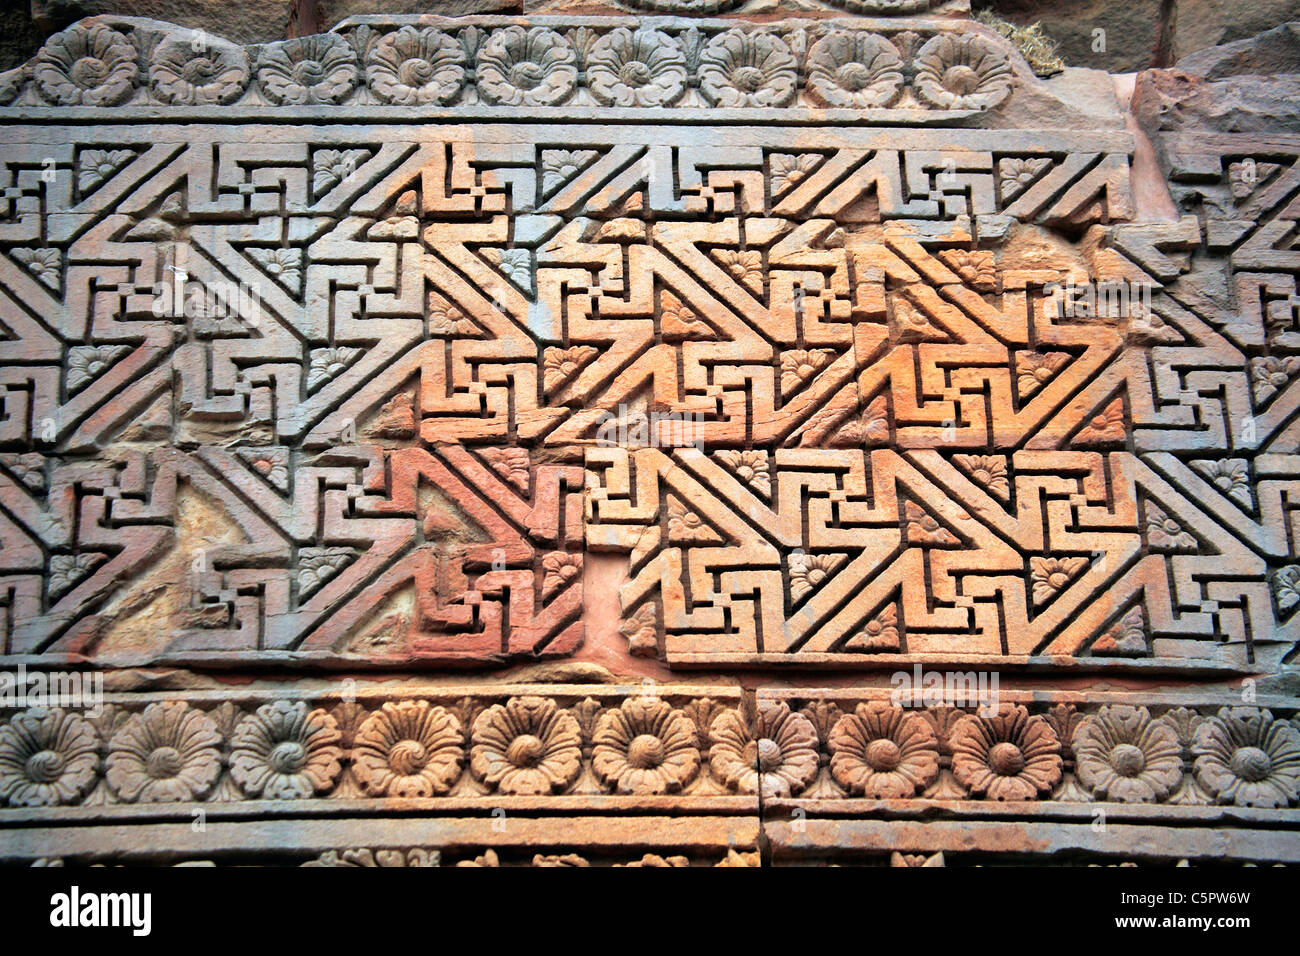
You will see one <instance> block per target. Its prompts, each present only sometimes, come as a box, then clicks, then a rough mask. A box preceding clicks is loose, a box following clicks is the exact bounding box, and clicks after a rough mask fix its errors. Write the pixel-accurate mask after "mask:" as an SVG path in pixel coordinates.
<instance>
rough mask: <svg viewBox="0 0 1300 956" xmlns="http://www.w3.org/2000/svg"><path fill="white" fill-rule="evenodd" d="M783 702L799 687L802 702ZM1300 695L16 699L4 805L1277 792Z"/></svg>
mask: <svg viewBox="0 0 1300 956" xmlns="http://www.w3.org/2000/svg"><path fill="white" fill-rule="evenodd" d="M795 703H796V705H797V704H798V702H797V701H796V702H795ZM1298 786H1300V717H1297V716H1294V715H1286V714H1283V713H1281V712H1280V711H1279V712H1277V713H1274V712H1273V711H1272V710H1269V709H1267V708H1262V707H1256V706H1223V707H1201V708H1195V709H1194V708H1190V707H1186V706H1155V707H1145V706H1138V705H1134V704H1127V703H1124V704H1121V703H1106V704H1097V705H1093V704H1087V705H1076V704H1073V703H1054V704H1053V703H1047V704H1042V703H1029V704H1026V703H1012V702H1003V703H1001V705H1000V706H999V707H998V708H997V709H996V710H994V709H992V708H980V707H972V708H969V709H963V708H957V707H949V706H938V707H925V708H920V707H917V708H912V707H902V706H898V705H896V704H895V703H893V702H891V701H890V700H888V699H871V700H865V701H862V702H860V703H856V704H851V703H844V702H834V701H826V700H818V701H812V702H809V703H807V704H806V705H802V706H791V703H790V702H788V701H784V700H769V701H760V702H759V703H757V704H754V705H753V706H744V705H743V704H742V703H740V702H737V701H735V700H727V701H724V700H721V699H713V698H708V697H690V698H685V699H680V698H675V697H673V696H671V695H665V696H659V695H658V694H657V693H654V692H647V693H644V694H639V695H633V696H619V697H614V698H610V697H605V696H602V697H601V699H596V698H595V697H591V696H581V695H571V696H568V697H566V696H564V695H556V694H550V695H545V694H541V693H531V692H529V693H519V694H514V695H510V696H505V695H502V696H500V697H497V698H482V697H478V698H471V697H463V698H459V699H450V698H449V699H446V700H439V699H437V698H434V699H414V698H411V699H400V700H388V701H383V702H371V701H367V702H357V701H346V700H344V701H338V702H333V703H331V702H315V701H306V700H289V699H276V700H270V701H267V702H265V703H257V702H256V701H254V702H250V703H242V704H241V703H236V702H233V701H230V700H226V701H223V702H220V703H217V704H205V703H202V702H197V703H196V702H193V701H187V700H155V701H153V702H150V703H147V704H132V705H129V706H128V705H119V704H109V705H106V706H105V707H104V708H103V709H102V711H101V712H100V713H98V715H94V716H91V715H84V714H82V713H79V712H77V711H74V710H71V709H63V708H57V707H55V708H29V709H26V710H22V711H15V712H12V713H11V714H9V715H8V717H7V718H6V719H5V721H4V722H3V724H0V800H2V801H3V802H4V804H5V805H6V806H8V807H10V808H21V807H55V806H62V805H73V804H80V805H85V806H98V805H103V804H108V803H117V804H121V803H135V804H165V803H191V802H199V801H216V802H222V801H237V800H245V799H251V800H303V799H308V798H320V797H335V798H344V799H347V798H351V799H364V798H430V797H448V796H451V797H461V798H475V797H482V798H484V799H485V800H491V799H497V798H501V797H507V798H513V797H530V798H544V797H548V796H552V795H565V794H568V795H588V796H597V795H601V794H608V795H630V796H638V797H654V796H660V795H669V796H674V795H682V796H691V797H718V796H727V795H735V794H739V795H754V794H762V796H763V797H764V798H788V797H798V798H809V799H818V798H829V799H841V798H845V797H866V798H871V799H878V800H969V799H974V800H979V799H983V800H990V801H1032V800H1054V801H1062V802H1067V803H1069V802H1090V803H1095V802H1104V801H1112V802H1121V803H1165V804H1172V805H1202V806H1208V805H1214V804H1221V805H1236V806H1239V807H1257V808H1273V809H1277V808H1285V807H1287V806H1291V805H1294V804H1295V803H1296V802H1297V799H1298V797H1300V794H1298V792H1297V788H1298Z"/></svg>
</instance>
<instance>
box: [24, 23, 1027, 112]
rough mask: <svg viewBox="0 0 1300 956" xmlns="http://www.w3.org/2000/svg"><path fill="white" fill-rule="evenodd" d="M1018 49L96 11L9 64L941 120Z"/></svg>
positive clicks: (843, 37)
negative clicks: (295, 25) (273, 38)
mask: <svg viewBox="0 0 1300 956" xmlns="http://www.w3.org/2000/svg"><path fill="white" fill-rule="evenodd" d="M902 27H905V28H906V29H902ZM1017 59H1018V58H1017V56H1016V54H1015V52H1014V51H1013V50H1012V49H1011V48H1010V47H1009V46H1007V45H1006V44H1005V43H1004V42H1003V41H1001V39H1000V38H998V37H996V36H994V35H992V34H990V33H988V32H987V31H980V30H978V29H974V28H972V24H970V23H969V22H967V23H964V24H961V23H952V22H948V23H945V22H942V21H907V22H906V23H902V24H899V23H891V22H889V21H881V22H872V23H866V24H863V23H862V22H860V21H843V20H834V21H822V22H818V23H809V22H808V21H781V22H776V23H769V24H738V23H737V22H736V21H734V20H680V19H672V18H662V17H651V18H643V17H637V18H625V17H534V18H530V19H528V20H519V19H515V18H509V17H469V18H460V19H448V18H438V17H398V18H380V17H363V18H354V19H352V20H349V21H346V22H345V23H343V24H341V25H340V26H339V27H337V28H336V32H333V33H328V34H321V35H317V36H309V37H301V38H297V39H292V40H284V41H280V42H277V43H270V44H265V45H253V46H241V45H238V44H235V43H232V42H230V41H228V40H225V39H222V38H220V37H216V36H212V35H210V34H206V33H204V32H203V31H195V30H188V29H184V28H181V27H176V26H173V25H171V24H165V23H160V22H157V21H152V20H141V19H137V18H130V17H95V18H90V19H87V20H83V21H80V22H79V23H76V24H73V25H72V26H70V27H68V28H67V29H66V30H64V31H62V32H61V33H57V34H55V35H54V36H52V37H50V39H49V40H48V41H47V42H46V44H45V46H44V47H42V49H41V51H40V52H39V54H38V55H37V56H36V58H35V59H34V60H32V61H30V62H29V63H27V64H25V65H24V66H22V67H19V68H17V69H14V70H10V71H8V72H6V73H3V74H0V106H7V107H10V108H16V109H19V110H22V109H31V108H50V107H57V108H79V107H80V108H86V107H89V108H92V109H94V110H101V109H102V110H107V111H112V110H115V109H118V108H124V107H151V108H154V109H156V108H157V107H158V106H166V107H171V108H174V109H180V110H187V109H192V108H205V107H236V106H238V107H251V108H257V109H266V110H270V109H280V108H285V107H308V108H313V109H315V108H323V107H342V106H353V107H379V108H383V107H401V108H403V109H404V110H406V111H408V112H409V111H410V110H412V109H415V110H420V111H428V110H435V111H440V110H459V109H472V108H487V109H488V110H490V111H501V112H506V111H509V110H512V109H515V110H520V109H526V110H528V111H530V113H534V112H535V111H536V110H538V109H547V108H556V107H563V108H565V109H602V108H605V109H608V108H614V109H638V108H640V109H644V108H652V109H687V110H698V109H714V110H718V109H721V110H731V109H739V110H761V111H770V110H773V109H787V108H789V109H796V108H803V109H814V110H848V111H853V112H854V113H858V114H870V115H871V117H872V119H873V120H879V121H881V122H895V123H906V124H918V123H920V124H932V123H939V122H946V121H947V122H950V121H954V120H957V119H962V118H965V117H970V116H975V115H978V114H981V113H984V112H987V111H989V110H992V109H995V108H997V107H999V106H1001V105H1002V104H1004V103H1005V102H1006V101H1007V99H1008V98H1009V97H1010V96H1011V93H1012V91H1013V89H1014V88H1015V86H1016V83H1017V80H1018V77H1019V76H1020V74H1021V72H1022V71H1021V70H1019V69H1018V67H1021V66H1023V64H1019V63H1017Z"/></svg>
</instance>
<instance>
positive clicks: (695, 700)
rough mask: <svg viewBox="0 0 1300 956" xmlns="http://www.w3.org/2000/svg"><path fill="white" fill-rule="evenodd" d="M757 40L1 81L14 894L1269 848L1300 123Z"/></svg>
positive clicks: (248, 53) (271, 53)
mask: <svg viewBox="0 0 1300 956" xmlns="http://www.w3.org/2000/svg"><path fill="white" fill-rule="evenodd" d="M735 6H736V5H729V4H726V3H714V4H710V5H700V4H690V3H681V4H674V3H642V2H637V3H635V4H630V5H629V7H630V8H635V9H637V10H644V11H647V12H645V13H644V14H638V15H633V16H630V15H628V14H627V12H626V11H623V12H619V11H617V10H614V9H613V8H611V10H610V11H609V12H608V15H601V16H575V15H571V14H566V13H562V12H557V13H554V14H549V13H546V12H539V13H537V14H535V15H529V16H527V17H523V18H520V17H510V16H499V15H477V14H476V15H469V16H463V17H440V16H402V15H382V16H370V17H355V18H351V19H348V20H345V21H344V22H343V23H341V24H340V25H339V26H337V27H336V28H335V29H334V30H332V31H331V32H329V33H325V34H320V35H313V36H306V37H301V38H297V39H291V40H286V41H279V42H273V43H265V44H241V43H238V42H234V41H231V40H226V39H223V38H221V37H218V36H215V35H212V34H210V33H207V32H205V31H202V30H198V31H196V30H191V29H187V28H186V27H183V26H174V25H170V24H166V23H162V22H158V21H154V20H145V19H136V18H130V17H119V16H103V17H98V18H91V19H87V20H83V21H81V22H79V23H77V24H74V25H73V26H70V27H68V28H67V29H66V30H63V31H61V32H59V33H57V34H55V35H54V36H52V37H50V38H49V39H48V41H47V42H46V43H45V44H44V46H43V47H42V48H41V50H40V52H39V54H38V55H37V56H36V57H35V58H34V59H33V60H32V61H31V62H29V63H28V64H26V65H25V66H22V67H19V68H17V69H14V70H10V71H9V72H7V73H4V74H0V122H2V123H3V124H4V134H5V135H4V137H3V143H2V145H0V332H3V336H0V650H2V651H3V657H0V668H3V669H4V675H3V676H0V681H2V680H4V679H5V678H6V677H7V679H8V684H7V685H4V684H0V691H4V690H5V689H6V687H7V688H8V690H9V696H7V697H0V719H2V722H0V831H2V832H0V860H3V861H5V862H9V863H30V862H33V861H42V862H68V863H95V862H112V861H115V860H120V861H127V862H137V861H142V860H147V861H152V862H161V863H195V862H217V863H242V862H261V863H274V864H295V865H296V864H311V865H361V866H390V865H399V866H406V865H439V864H441V865H451V864H455V865H481V866H495V865H515V864H528V863H531V864H533V865H587V864H590V865H613V864H618V865H659V866H665V865H666V866H678V865H704V864H708V865H746V866H751V865H760V864H785V863H807V862H817V863H824V862H850V863H862V864H892V865H940V864H945V865H950V866H951V865H983V864H987V863H997V862H1040V863H1046V862H1061V863H1080V862H1120V861H1133V860H1138V861H1140V862H1146V863H1156V864H1160V863H1167V864H1172V863H1176V862H1179V861H1192V862H1198V863H1199V862H1208V861H1211V860H1216V859H1224V860H1227V861H1229V862H1238V863H1244V862H1259V863H1263V862H1267V863H1273V862H1281V863H1290V862H1295V861H1297V859H1300V839H1298V838H1297V824H1300V810H1297V807H1296V804H1297V800H1298V799H1300V794H1298V793H1297V785H1298V783H1300V716H1297V711H1298V710H1300V695H1298V694H1297V687H1298V686H1300V685H1298V684H1297V682H1296V680H1295V676H1296V675H1295V665H1294V663H1293V661H1294V659H1295V655H1296V649H1297V643H1298V642H1300V613H1297V612H1298V611H1300V545H1297V532H1300V519H1298V518H1297V504H1300V464H1298V463H1297V457H1296V451H1297V443H1298V442H1300V426H1298V425H1297V418H1296V409H1297V406H1298V405H1300V382H1297V378H1298V376H1297V374H1296V373H1297V371H1300V331H1298V330H1297V306H1300V296H1297V292H1296V276H1297V273H1300V258H1297V252H1296V250H1295V249H1294V248H1293V246H1294V239H1295V237H1294V231H1295V219H1296V218H1297V216H1296V214H1295V212H1294V210H1293V206H1294V204H1295V202H1296V199H1295V195H1296V192H1297V190H1300V179H1297V173H1296V170H1297V169H1300V136H1298V135H1297V134H1296V133H1295V132H1293V131H1292V130H1291V129H1290V128H1288V123H1289V120H1288V118H1287V117H1286V116H1285V115H1279V116H1278V117H1275V118H1274V119H1272V120H1269V119H1266V118H1262V117H1263V116H1264V111H1262V110H1259V109H1256V108H1254V107H1253V106H1252V104H1254V103H1259V102H1268V101H1269V100H1270V98H1274V99H1277V100H1280V99H1282V98H1283V97H1282V94H1281V93H1280V92H1279V90H1280V89H1281V88H1282V87H1281V86H1278V87H1268V86H1267V85H1266V84H1265V81H1263V80H1250V81H1247V80H1238V79H1224V78H1223V76H1224V74H1222V72H1220V73H1217V74H1213V76H1214V78H1213V79H1209V78H1205V77H1207V76H1208V75H1210V74H1209V73H1208V72H1203V73H1202V74H1201V75H1200V76H1197V75H1194V74H1190V73H1151V74H1145V75H1143V76H1142V77H1140V78H1139V80H1138V83H1137V90H1138V95H1137V99H1136V100H1135V104H1136V105H1135V111H1136V114H1137V115H1136V118H1135V116H1134V115H1133V114H1132V113H1130V112H1129V110H1128V104H1127V103H1123V102H1121V99H1122V98H1126V96H1125V97H1121V96H1120V95H1118V94H1117V90H1118V89H1119V87H1120V86H1122V84H1119V85H1117V84H1116V83H1115V82H1114V81H1113V80H1112V78H1111V77H1109V76H1107V75H1106V74H1104V73H1096V72H1092V71H1081V70H1073V71H1068V72H1067V73H1066V74H1063V75H1060V76H1057V77H1054V78H1051V79H1040V78H1038V77H1035V76H1034V74H1033V72H1032V71H1031V70H1030V69H1029V67H1028V66H1027V64H1026V63H1025V62H1024V60H1023V59H1022V57H1021V56H1020V55H1019V54H1018V53H1017V52H1016V51H1015V49H1014V48H1013V47H1012V46H1011V45H1010V44H1009V43H1008V42H1007V41H1006V40H1004V39H1003V38H1001V37H1000V36H999V35H998V34H996V33H995V32H993V31H992V30H990V29H987V28H985V27H982V26H979V25H977V24H975V23H973V22H971V21H969V20H965V19H962V18H961V15H962V14H963V13H964V11H965V6H964V4H959V3H929V2H924V0H922V2H915V3H894V2H884V0H881V2H866V0H858V2H847V3H838V2H837V3H835V4H833V5H832V6H833V7H834V8H835V9H826V10H816V11H804V15H802V16H799V17H791V18H787V19H780V18H777V19H773V18H772V17H770V16H764V17H761V18H758V17H756V16H755V17H749V16H746V15H744V14H745V9H746V8H744V7H739V8H738V9H733V7H735ZM846 13H847V14H852V15H845V14H846ZM663 14H671V15H667V16H666V15H663ZM719 14H726V16H717V15H719ZM1291 79H1292V80H1294V77H1291ZM1274 82H1275V83H1277V84H1285V83H1286V82H1288V80H1287V79H1286V78H1285V77H1283V78H1279V79H1277V80H1275V81H1274ZM1214 84H1220V85H1221V86H1226V87H1231V88H1233V89H1234V90H1236V91H1238V92H1239V93H1240V94H1241V95H1240V98H1239V99H1236V100H1233V101H1232V102H1233V103H1234V104H1244V105H1238V106H1234V107H1233V108H1234V109H1237V111H1238V112H1237V113H1234V114H1232V115H1230V116H1228V117H1227V118H1224V115H1223V113H1222V111H1216V110H1215V109H1214V108H1212V107H1210V106H1207V105H1206V104H1208V103H1220V102H1222V101H1223V100H1222V98H1221V97H1218V95H1217V94H1218V93H1220V92H1222V91H1221V90H1219V89H1216V88H1215V86H1214ZM1252 97H1253V99H1252ZM1242 115H1249V116H1250V117H1251V118H1252V119H1253V121H1254V122H1255V123H1256V124H1257V125H1256V126H1255V127H1252V128H1255V129H1257V130H1258V131H1256V132H1250V133H1242V132H1240V129H1241V124H1240V122H1238V120H1239V118H1240V116H1242ZM1139 120H1140V122H1139ZM1293 125H1294V124H1293ZM1220 130H1224V131H1223V132H1221V131H1220ZM33 675H37V678H38V679H33ZM96 680H102V682H103V687H104V689H105V690H106V694H105V695H104V696H103V697H102V699H100V698H96V699H95V700H94V701H92V702H91V703H92V704H93V706H84V703H85V702H84V701H82V702H80V703H79V702H77V701H75V700H73V699H72V697H74V696H75V695H72V694H71V693H69V695H68V698H67V699H65V700H60V699H58V698H57V697H55V698H53V699H50V700H47V701H40V700H36V701H35V702H33V698H34V697H36V696H37V690H38V689H39V688H40V687H46V688H50V687H52V688H54V689H62V690H64V691H68V690H69V688H83V689H84V687H87V686H96V685H95V681H96ZM235 688H238V689H235ZM23 692H26V694H27V697H26V698H24V697H23V696H22V693H23ZM976 697H978V699H976ZM1098 813H1101V814H1102V816H1103V818H1104V819H1106V821H1107V824H1106V825H1105V826H1103V827H1101V828H1100V829H1098V828H1097V827H1096V826H1095V825H1094V823H1095V820H1096V818H1097V815H1098ZM1008 819H1012V820H1015V821H1016V822H1017V827H1016V828H1015V829H1014V830H1013V831H1008V830H1007V828H1006V827H1005V826H1004V824H1005V822H1006V821H1007V820H1008ZM195 820H201V821H202V825H201V826H194V825H192V824H193V822H194V821H195Z"/></svg>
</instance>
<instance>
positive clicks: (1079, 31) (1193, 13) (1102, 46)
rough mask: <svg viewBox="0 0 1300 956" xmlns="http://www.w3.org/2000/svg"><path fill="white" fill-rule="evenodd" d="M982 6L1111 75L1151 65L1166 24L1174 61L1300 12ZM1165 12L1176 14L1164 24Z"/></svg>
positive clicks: (1077, 2)
mask: <svg viewBox="0 0 1300 956" xmlns="http://www.w3.org/2000/svg"><path fill="white" fill-rule="evenodd" d="M985 6H987V7H989V8H990V9H992V10H993V11H995V12H996V13H997V14H998V15H999V16H1002V17H1005V18H1006V19H1008V20H1011V21H1013V22H1015V23H1021V24H1027V23H1034V22H1040V23H1042V25H1043V28H1044V30H1045V32H1046V33H1047V34H1048V35H1049V36H1050V37H1051V38H1052V39H1053V40H1055V41H1056V43H1057V45H1058V48H1059V51H1060V54H1061V56H1062V58H1063V59H1064V60H1065V62H1066V63H1068V64H1071V65H1075V66H1088V67H1093V68H1095V69H1100V70H1109V71H1110V72H1112V73H1126V72H1133V71H1137V70H1143V69H1146V68H1147V67H1150V66H1152V65H1154V64H1153V57H1154V56H1155V55H1156V53H1157V47H1158V45H1159V43H1160V40H1161V36H1162V25H1164V26H1165V29H1166V33H1167V36H1168V41H1169V42H1168V59H1167V60H1164V61H1163V62H1164V65H1169V64H1171V63H1173V62H1175V61H1176V60H1178V59H1180V58H1183V57H1187V56H1190V55H1192V54H1195V53H1196V52H1197V51H1201V50H1205V49H1207V48H1209V47H1213V46H1215V45H1216V44H1227V43H1231V42H1233V41H1236V40H1241V39H1243V38H1247V37H1252V36H1254V35H1255V34H1257V33H1260V32H1261V31H1264V30H1268V29H1270V28H1272V27H1275V26H1277V24H1279V23H1282V22H1285V21H1287V20H1294V19H1296V18H1297V16H1300V3H1297V0H1251V2H1249V3H1242V2H1239V0H1177V2H1176V3H1169V2H1164V3H1162V0H992V2H991V3H988V4H985ZM1166 13H1171V14H1172V18H1171V19H1170V20H1169V21H1168V22H1167V23H1166V21H1165V19H1164V15H1165V14H1166ZM1099 30H1100V31H1104V33H1103V34H1099V33H1098V31H1099Z"/></svg>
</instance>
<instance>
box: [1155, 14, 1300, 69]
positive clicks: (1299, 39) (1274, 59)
mask: <svg viewBox="0 0 1300 956" xmlns="http://www.w3.org/2000/svg"><path fill="white" fill-rule="evenodd" d="M1178 69H1180V70H1182V71H1183V72H1184V73H1190V74H1192V75H1193V76H1199V77H1202V78H1204V79H1207V80H1218V79H1222V78H1224V77H1228V76H1240V75H1257V76H1273V75H1276V74H1279V73H1300V23H1284V24H1282V25H1281V26H1278V27H1274V28H1273V29H1272V30H1266V31H1265V32H1263V33H1260V34H1258V35H1257V36H1253V37H1248V38H1246V39H1244V40H1237V41H1236V42H1233V43H1225V44H1223V45H1221V46H1213V47H1208V48H1206V49H1204V50H1199V51H1197V52H1195V53H1191V54H1188V55H1187V56H1185V57H1183V58H1182V59H1181V60H1179V61H1178Z"/></svg>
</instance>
